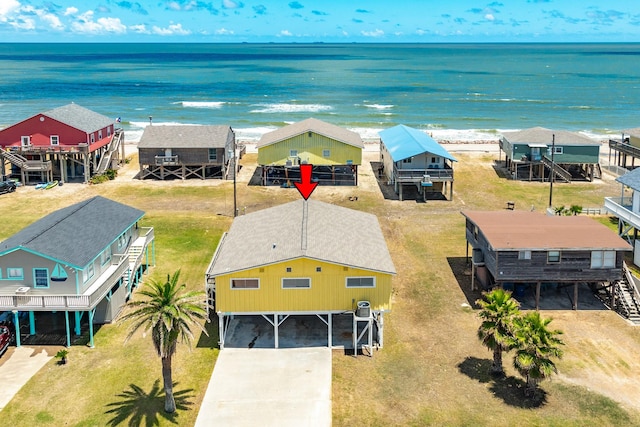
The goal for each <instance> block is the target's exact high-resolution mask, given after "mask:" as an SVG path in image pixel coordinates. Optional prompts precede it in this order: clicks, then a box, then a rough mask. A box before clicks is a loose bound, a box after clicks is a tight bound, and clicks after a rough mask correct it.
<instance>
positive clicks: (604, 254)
mask: <svg viewBox="0 0 640 427" xmlns="http://www.w3.org/2000/svg"><path fill="white" fill-rule="evenodd" d="M615 266H616V251H591V268H613V267H615Z"/></svg>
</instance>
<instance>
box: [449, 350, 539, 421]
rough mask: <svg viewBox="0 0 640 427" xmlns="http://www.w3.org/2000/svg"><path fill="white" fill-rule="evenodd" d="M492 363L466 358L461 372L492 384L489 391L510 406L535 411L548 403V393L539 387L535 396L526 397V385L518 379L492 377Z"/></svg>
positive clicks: (475, 358)
mask: <svg viewBox="0 0 640 427" xmlns="http://www.w3.org/2000/svg"><path fill="white" fill-rule="evenodd" d="M491 364H492V361H491V360H489V359H479V358H477V357H470V356H469V357H466V358H465V359H464V361H462V362H460V363H459V364H458V369H459V370H460V372H462V373H463V374H465V375H466V376H468V377H469V378H472V379H474V380H476V381H478V382H480V383H483V384H484V383H491V385H490V386H489V391H491V393H493V395H494V396H496V397H498V398H500V399H502V400H503V401H504V403H506V404H507V405H509V406H514V407H518V408H524V409H535V408H539V407H542V406H544V405H545V404H546V403H547V392H546V391H544V390H543V389H541V388H540V387H538V389H537V391H536V393H535V394H534V395H533V396H529V397H527V396H525V395H524V389H525V386H526V383H525V382H524V381H523V380H521V379H519V378H516V377H512V376H502V377H495V376H493V375H491V373H490V372H491Z"/></svg>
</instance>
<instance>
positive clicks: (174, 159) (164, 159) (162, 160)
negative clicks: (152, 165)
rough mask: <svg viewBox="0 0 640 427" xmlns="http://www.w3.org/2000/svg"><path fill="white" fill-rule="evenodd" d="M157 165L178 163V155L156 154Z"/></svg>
mask: <svg viewBox="0 0 640 427" xmlns="http://www.w3.org/2000/svg"><path fill="white" fill-rule="evenodd" d="M155 160H156V166H170V165H177V164H178V156H155Z"/></svg>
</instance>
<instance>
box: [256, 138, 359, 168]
mask: <svg viewBox="0 0 640 427" xmlns="http://www.w3.org/2000/svg"><path fill="white" fill-rule="evenodd" d="M291 150H297V151H298V157H299V158H300V161H301V162H307V163H310V164H312V165H319V166H332V165H346V164H348V162H351V164H353V165H360V164H362V148H359V147H354V146H352V145H349V144H345V143H343V142H340V141H336V140H335V139H331V138H327V137H326V136H323V135H318V134H317V133H314V132H311V136H309V134H308V133H307V132H305V133H303V134H301V135H297V136H295V137H292V138H289V139H286V140H284V141H280V142H277V143H274V144H271V145H267V146H264V147H261V148H259V149H258V164H259V165H278V166H282V165H284V164H285V163H286V161H287V160H288V159H289V157H290V152H291ZM323 150H329V151H330V156H329V157H324V156H323V155H322V154H323Z"/></svg>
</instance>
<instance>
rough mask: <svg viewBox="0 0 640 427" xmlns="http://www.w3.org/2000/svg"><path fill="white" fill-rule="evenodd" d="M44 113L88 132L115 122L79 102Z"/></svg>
mask: <svg viewBox="0 0 640 427" xmlns="http://www.w3.org/2000/svg"><path fill="white" fill-rule="evenodd" d="M42 115H43V116H47V117H51V118H52V119H54V120H57V121H59V122H62V123H65V124H67V125H69V126H71V127H74V128H76V129H79V130H81V131H83V132H87V133H90V132H95V131H97V130H100V129H103V128H106V127H107V126H109V125H111V124H113V122H114V120H113V119H110V118H109V117H107V116H103V115H102V114H99V113H96V112H95V111H91V110H89V109H87V108H84V107H81V106H79V105H78V104H68V105H64V106H62V107H58V108H54V109H53V110H49V111H46V112H44V113H42Z"/></svg>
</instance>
